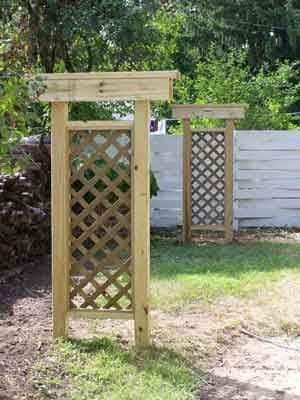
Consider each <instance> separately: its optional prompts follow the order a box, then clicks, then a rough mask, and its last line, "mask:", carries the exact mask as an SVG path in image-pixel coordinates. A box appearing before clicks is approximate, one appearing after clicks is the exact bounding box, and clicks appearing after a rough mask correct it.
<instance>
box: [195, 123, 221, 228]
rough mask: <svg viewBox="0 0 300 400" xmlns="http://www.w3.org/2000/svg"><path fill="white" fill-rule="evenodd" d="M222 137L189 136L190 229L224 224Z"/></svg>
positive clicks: (208, 135) (209, 133)
mask: <svg viewBox="0 0 300 400" xmlns="http://www.w3.org/2000/svg"><path fill="white" fill-rule="evenodd" d="M224 177H225V133H224V132H220V131H218V132H211V131H210V132H192V157H191V191H192V193H191V197H192V199H191V206H192V213H191V218H192V224H193V225H219V224H224V186H225V182H224Z"/></svg>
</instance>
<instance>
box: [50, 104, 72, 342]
mask: <svg viewBox="0 0 300 400" xmlns="http://www.w3.org/2000/svg"><path fill="white" fill-rule="evenodd" d="M67 118H68V105H67V103H53V104H52V107H51V157H52V171H51V186H52V190H51V197H52V198H51V203H52V212H51V215H52V293H53V294H52V301H53V336H54V337H55V338H57V337H60V336H61V337H66V336H67V311H68V305H69V268H70V247H69V241H70V208H69V207H70V168H69V156H68V154H69V136H68V134H67V129H66V123H67Z"/></svg>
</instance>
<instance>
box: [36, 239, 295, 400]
mask: <svg viewBox="0 0 300 400" xmlns="http://www.w3.org/2000/svg"><path fill="white" fill-rule="evenodd" d="M151 259H152V262H151V269H152V271H151V292H152V304H151V306H152V307H154V308H157V309H160V310H163V309H165V310H168V309H170V308H172V307H179V306H180V307H182V306H184V305H185V304H188V303H190V302H193V301H202V302H209V301H213V300H214V299H217V298H221V297H224V296H235V297H245V296H254V295H255V294H256V293H257V292H258V291H259V290H265V289H267V288H268V290H270V288H271V287H272V285H273V284H274V283H275V282H277V281H279V280H280V279H281V278H285V277H289V278H292V279H295V280H298V279H300V246H299V245H297V244H277V243H273V244H272V243H267V242H265V243H263V242H261V243H254V242H248V243H245V244H232V245H226V246H224V245H213V244H207V245H196V244H195V245H188V246H183V245H179V244H177V243H176V241H175V240H173V239H154V240H153V241H152V249H151ZM287 329H291V328H290V327H287ZM197 383H199V382H197V378H196V376H195V374H194V373H193V371H192V369H191V368H190V367H189V366H188V364H187V363H186V361H185V360H184V359H183V358H182V357H181V356H180V355H179V354H177V353H175V352H174V351H171V350H168V349H166V348H150V349H148V350H144V351H140V352H137V351H135V350H134V349H125V348H123V347H122V346H121V345H119V344H116V343H114V342H112V341H110V340H109V339H101V340H94V341H61V342H58V343H57V344H55V345H54V346H53V349H52V350H51V351H50V353H49V354H48V355H47V357H46V358H45V360H44V362H43V363H39V364H38V365H37V366H36V368H35V373H34V384H35V385H36V386H37V387H38V388H39V390H40V391H41V392H43V393H44V394H45V398H54V399H58V398H62V399H64V400H131V399H132V400H139V399H143V400H161V399H163V400H188V399H192V395H193V392H194V390H195V387H196V385H197Z"/></svg>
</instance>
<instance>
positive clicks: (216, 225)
mask: <svg viewBox="0 0 300 400" xmlns="http://www.w3.org/2000/svg"><path fill="white" fill-rule="evenodd" d="M246 108H247V106H246V105H242V104H206V105H197V104H177V105H174V106H173V107H172V110H173V117H175V118H178V119H182V121H183V131H184V145H183V241H184V242H187V241H190V240H191V239H192V233H193V231H197V230H212V231H224V233H225V239H226V240H227V241H231V240H232V239H233V221H232V218H233V130H234V120H235V119H240V118H244V117H245V110H246ZM191 118H214V119H225V128H212V129H204V128H197V129H192V128H191V121H190V119H191Z"/></svg>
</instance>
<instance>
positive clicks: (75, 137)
mask: <svg viewBox="0 0 300 400" xmlns="http://www.w3.org/2000/svg"><path fill="white" fill-rule="evenodd" d="M70 149H71V152H70V163H71V229H72V232H71V271H70V281H71V282H70V284H71V289H70V307H71V308H73V309H74V308H76V309H84V308H91V309H100V310H101V309H102V310H108V309H110V310H123V309H124V310H125V309H126V310H130V309H132V291H131V264H130V262H131V252H130V218H131V216H130V183H131V182H130V158H131V157H130V155H131V132H130V131H119V130H118V131H95V130H92V131H73V132H70Z"/></svg>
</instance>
